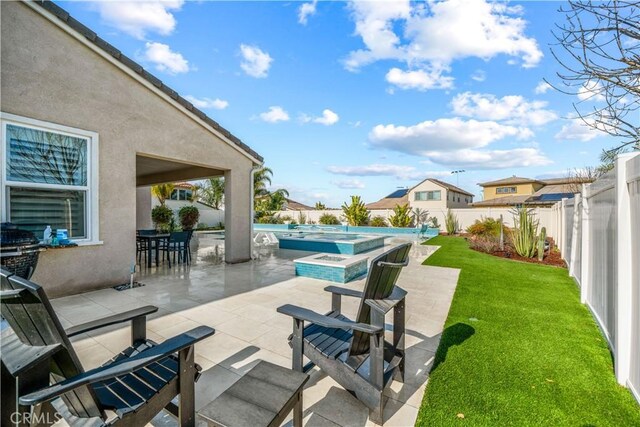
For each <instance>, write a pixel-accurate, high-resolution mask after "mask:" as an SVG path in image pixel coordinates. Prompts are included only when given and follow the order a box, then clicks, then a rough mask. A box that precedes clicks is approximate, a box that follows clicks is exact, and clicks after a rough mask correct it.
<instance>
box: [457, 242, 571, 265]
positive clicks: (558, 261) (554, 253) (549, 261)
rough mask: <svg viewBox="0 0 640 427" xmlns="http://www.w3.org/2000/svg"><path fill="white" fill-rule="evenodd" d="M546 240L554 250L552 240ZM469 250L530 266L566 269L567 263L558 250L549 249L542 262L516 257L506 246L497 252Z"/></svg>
mask: <svg viewBox="0 0 640 427" xmlns="http://www.w3.org/2000/svg"><path fill="white" fill-rule="evenodd" d="M463 237H464V238H465V239H466V240H472V239H473V237H472V236H470V235H466V236H463ZM547 240H550V243H551V244H550V247H551V248H554V247H555V244H554V241H553V239H551V238H548V239H547ZM470 249H472V250H474V251H476V252H481V253H484V254H487V255H492V256H495V257H498V258H506V259H511V260H514V261H522V262H530V263H532V264H544V265H551V266H554V267H562V268H567V263H566V262H564V260H563V259H562V254H561V253H560V251H559V250H558V249H555V248H554V249H550V250H548V251H546V252H545V255H544V258H543V259H542V261H539V260H538V257H537V256H536V257H534V258H527V257H523V256H520V255H518V253H517V252H516V251H515V250H514V249H513V248H512V247H511V246H510V245H508V244H505V250H504V251H501V250H499V249H497V250H488V251H487V250H482V249H480V248H477V247H473V245H472V246H470Z"/></svg>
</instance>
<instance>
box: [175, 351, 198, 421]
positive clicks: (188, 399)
mask: <svg viewBox="0 0 640 427" xmlns="http://www.w3.org/2000/svg"><path fill="white" fill-rule="evenodd" d="M194 355H195V347H194V346H191V347H187V348H185V349H184V350H180V352H179V353H178V368H179V369H178V370H179V371H180V373H179V375H180V378H179V381H180V406H179V409H178V419H179V423H180V427H194V426H195V425H196V420H195V415H196V409H195V398H196V394H195V383H196V378H195V374H196V367H195V362H194Z"/></svg>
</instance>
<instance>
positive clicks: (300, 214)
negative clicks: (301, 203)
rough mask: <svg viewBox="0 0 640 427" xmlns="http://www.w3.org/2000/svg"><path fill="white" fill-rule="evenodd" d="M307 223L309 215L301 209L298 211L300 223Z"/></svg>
mask: <svg viewBox="0 0 640 427" xmlns="http://www.w3.org/2000/svg"><path fill="white" fill-rule="evenodd" d="M306 223H307V216H306V215H305V214H303V213H302V211H300V213H298V224H300V225H303V224H306Z"/></svg>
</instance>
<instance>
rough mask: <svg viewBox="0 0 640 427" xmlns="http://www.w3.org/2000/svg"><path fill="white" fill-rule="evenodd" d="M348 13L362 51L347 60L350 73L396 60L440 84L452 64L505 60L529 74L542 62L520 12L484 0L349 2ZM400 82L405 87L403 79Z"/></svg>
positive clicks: (516, 9)
mask: <svg viewBox="0 0 640 427" xmlns="http://www.w3.org/2000/svg"><path fill="white" fill-rule="evenodd" d="M350 7H351V9H352V17H353V20H354V22H355V33H356V34H357V35H359V36H360V37H361V38H362V41H363V43H364V45H365V48H364V49H360V50H356V51H352V52H350V53H349V55H348V56H347V58H346V59H345V61H344V65H345V67H346V68H347V69H348V70H350V71H357V70H358V69H360V68H361V67H363V66H365V65H367V64H370V63H373V62H375V61H378V60H398V61H401V62H404V63H406V64H407V65H408V66H409V67H410V68H411V70H413V71H416V70H421V69H422V70H424V72H425V73H426V74H427V75H431V80H436V81H440V80H441V78H442V76H441V75H442V74H443V73H445V72H448V70H449V68H450V65H451V64H452V63H453V62H454V61H456V60H460V59H464V58H468V57H476V58H481V59H484V60H489V59H491V58H493V57H495V56H497V55H501V54H503V55H508V56H510V57H512V58H518V60H519V62H520V63H521V64H522V66H523V67H525V68H530V67H534V66H536V65H537V64H538V63H539V62H540V60H541V59H542V56H543V55H542V51H541V50H540V49H539V47H538V43H537V41H536V40H535V39H534V38H532V37H527V36H526V35H525V32H524V31H525V27H526V21H525V20H524V19H522V18H521V17H520V16H519V15H520V14H521V12H522V9H521V8H514V7H508V6H506V5H504V4H501V3H497V2H488V1H485V0H476V1H469V0H448V1H438V2H436V1H430V2H427V3H426V4H425V3H422V2H415V3H412V2H410V1H409V0H402V1H393V2H390V1H389V2H387V1H384V2H383V1H379V2H360V1H353V2H351V3H350ZM397 29H402V33H401V34H398V33H396V31H398V32H399V30H397ZM396 74H397V76H398V77H401V76H402V75H401V74H399V73H397V72H396ZM402 77H405V76H402ZM414 79H415V77H414ZM401 80H402V82H405V84H406V80H407V78H406V77H405V78H404V79H401ZM421 80H425V77H424V76H421ZM421 87H424V84H423V85H417V86H416V88H421ZM434 87H439V86H434ZM443 87H448V86H443ZM422 90H424V89H422Z"/></svg>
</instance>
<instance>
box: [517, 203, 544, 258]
mask: <svg viewBox="0 0 640 427" xmlns="http://www.w3.org/2000/svg"><path fill="white" fill-rule="evenodd" d="M511 212H512V214H513V229H512V230H511V240H512V242H513V248H514V249H515V251H516V253H517V254H518V255H520V256H522V257H525V258H533V257H534V256H535V254H536V250H537V247H538V224H539V221H538V220H537V219H535V215H534V212H533V209H528V208H526V207H524V206H521V207H519V208H515V209H513V210H512V211H511Z"/></svg>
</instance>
